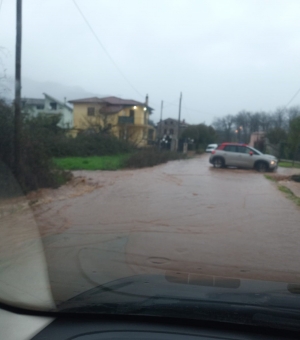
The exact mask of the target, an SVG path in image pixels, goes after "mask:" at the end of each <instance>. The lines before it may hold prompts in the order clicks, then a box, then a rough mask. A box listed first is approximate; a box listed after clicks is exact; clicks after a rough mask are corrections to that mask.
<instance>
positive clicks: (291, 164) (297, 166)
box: [278, 162, 300, 169]
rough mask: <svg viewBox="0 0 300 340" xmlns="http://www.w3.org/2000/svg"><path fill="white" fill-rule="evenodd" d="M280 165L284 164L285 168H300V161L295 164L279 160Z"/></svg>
mask: <svg viewBox="0 0 300 340" xmlns="http://www.w3.org/2000/svg"><path fill="white" fill-rule="evenodd" d="M278 165H279V166H282V167H283V168H298V169H300V163H296V162H295V164H294V166H293V163H292V162H279V163H278Z"/></svg>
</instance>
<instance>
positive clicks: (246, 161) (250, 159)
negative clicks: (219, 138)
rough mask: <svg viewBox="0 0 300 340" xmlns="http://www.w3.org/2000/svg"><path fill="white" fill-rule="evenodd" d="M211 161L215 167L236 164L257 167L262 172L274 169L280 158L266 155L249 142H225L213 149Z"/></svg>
mask: <svg viewBox="0 0 300 340" xmlns="http://www.w3.org/2000/svg"><path fill="white" fill-rule="evenodd" d="M209 162H210V163H211V164H213V166H214V167H215V168H223V167H226V166H234V167H240V168H251V169H256V170H257V171H260V172H265V171H269V170H271V171H273V170H275V169H276V168H277V166H278V160H277V158H276V157H274V156H272V155H266V154H263V153H261V152H260V151H258V150H256V149H254V148H252V147H250V146H248V145H247V144H237V143H223V144H221V145H219V147H218V148H217V149H216V150H214V151H212V153H211V156H210V158H209Z"/></svg>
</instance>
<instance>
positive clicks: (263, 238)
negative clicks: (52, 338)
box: [34, 155, 300, 303]
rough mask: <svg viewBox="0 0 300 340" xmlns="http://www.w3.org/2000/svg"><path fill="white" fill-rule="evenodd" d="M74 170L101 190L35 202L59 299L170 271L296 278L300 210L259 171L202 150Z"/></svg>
mask: <svg viewBox="0 0 300 340" xmlns="http://www.w3.org/2000/svg"><path fill="white" fill-rule="evenodd" d="M75 175H76V176H82V178H84V177H85V178H86V179H87V181H89V182H90V183H95V187H96V189H95V190H93V191H91V190H89V191H88V192H87V193H85V194H84V193H82V194H81V195H80V196H76V195H75V196H74V195H73V196H72V197H67V198H64V199H61V200H53V201H52V202H49V203H46V204H43V205H40V206H37V207H36V208H35V209H34V215H35V220H36V223H37V225H38V226H39V229H40V233H41V235H43V245H44V249H45V254H46V260H47V263H48V271H49V277H50V281H51V285H52V289H53V294H54V299H55V301H56V303H59V302H61V301H64V300H66V299H69V298H70V297H72V296H75V295H77V294H79V293H81V292H83V291H85V290H87V289H89V288H92V287H94V286H97V285H99V284H103V283H106V282H109V281H112V280H115V279H118V278H122V277H125V276H130V275H136V274H146V273H159V274H162V273H165V272H167V271H168V272H170V271H174V272H176V273H179V274H180V273H183V272H184V273H197V274H204V275H216V276H226V277H235V278H246V279H262V280H276V281H289V282H300V266H299V258H300V223H299V221H300V209H299V208H298V207H297V206H296V205H295V204H294V203H293V202H291V201H290V200H288V199H287V198H286V197H285V196H284V194H283V193H281V192H280V191H279V190H278V189H277V187H276V185H275V184H274V183H273V182H271V181H268V180H267V179H265V178H264V176H263V175H262V174H260V173H257V172H254V171H249V170H248V171H247V170H237V169H214V168H212V167H211V166H210V165H209V163H208V156H207V155H205V156H202V157H199V158H194V159H191V160H187V161H174V162H169V163H167V164H165V165H161V166H157V167H155V168H149V169H141V170H132V171H130V170H128V171H116V172H103V171H102V172H101V171H95V172H83V171H82V172H76V173H75Z"/></svg>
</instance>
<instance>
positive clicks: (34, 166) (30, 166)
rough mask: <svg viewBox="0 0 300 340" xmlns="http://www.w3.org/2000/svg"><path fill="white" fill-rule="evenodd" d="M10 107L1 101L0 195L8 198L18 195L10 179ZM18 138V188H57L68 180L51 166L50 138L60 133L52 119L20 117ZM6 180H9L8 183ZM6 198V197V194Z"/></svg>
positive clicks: (11, 147) (64, 173) (11, 111)
mask: <svg viewBox="0 0 300 340" xmlns="http://www.w3.org/2000/svg"><path fill="white" fill-rule="evenodd" d="M13 118H14V117H13V108H12V107H11V106H9V105H7V104H6V103H5V102H4V101H1V100H0V162H1V167H0V172H1V173H0V192H1V196H3V195H2V194H3V193H5V192H6V193H7V194H8V196H11V195H13V193H15V194H20V190H16V184H15V183H14V180H12V178H13V166H14V159H13V154H14V153H13V138H14V124H13ZM23 118H24V119H23V128H22V135H21V141H22V143H21V169H20V170H21V174H20V178H18V181H19V185H20V187H21V188H22V190H23V191H24V192H28V191H30V190H36V189H38V188H44V187H58V186H59V185H60V184H62V183H63V182H65V181H66V180H68V179H70V177H71V175H70V173H68V172H65V171H62V170H58V169H56V168H55V166H54V164H53V163H52V155H51V145H52V144H51V143H52V141H53V140H54V139H55V138H54V137H53V136H55V135H58V134H59V133H60V134H62V132H61V131H60V130H59V128H57V125H56V124H57V121H56V120H55V117H49V118H44V117H38V118H34V119H30V120H29V119H26V118H25V117H23ZM7 179H9V181H8V182H7ZM6 196H7V195H6Z"/></svg>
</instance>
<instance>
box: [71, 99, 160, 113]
mask: <svg viewBox="0 0 300 340" xmlns="http://www.w3.org/2000/svg"><path fill="white" fill-rule="evenodd" d="M69 103H71V104H78V103H93V104H109V105H122V106H135V105H136V106H145V103H141V102H138V101H136V100H132V99H122V98H118V97H113V96H111V97H104V98H98V97H91V98H83V99H75V100H70V101H69ZM147 107H148V109H150V110H153V109H152V108H151V107H149V106H147Z"/></svg>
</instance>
